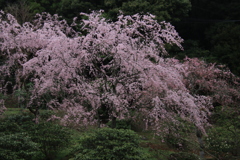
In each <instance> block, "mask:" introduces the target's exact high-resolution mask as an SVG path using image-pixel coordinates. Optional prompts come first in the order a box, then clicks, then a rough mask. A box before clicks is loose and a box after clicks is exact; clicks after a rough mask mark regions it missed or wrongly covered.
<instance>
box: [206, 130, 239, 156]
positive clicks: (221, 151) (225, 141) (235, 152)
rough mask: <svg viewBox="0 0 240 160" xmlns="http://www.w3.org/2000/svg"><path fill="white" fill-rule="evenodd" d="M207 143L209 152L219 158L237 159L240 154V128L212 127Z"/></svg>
mask: <svg viewBox="0 0 240 160" xmlns="http://www.w3.org/2000/svg"><path fill="white" fill-rule="evenodd" d="M205 143H206V148H207V149H208V150H209V152H211V153H212V154H213V155H214V156H216V157H218V158H219V159H226V160H228V159H237V157H239V156H240V130H238V129H237V128H234V126H229V127H228V128H226V127H215V128H213V129H211V130H210V131H209V133H208V137H206V138H205Z"/></svg>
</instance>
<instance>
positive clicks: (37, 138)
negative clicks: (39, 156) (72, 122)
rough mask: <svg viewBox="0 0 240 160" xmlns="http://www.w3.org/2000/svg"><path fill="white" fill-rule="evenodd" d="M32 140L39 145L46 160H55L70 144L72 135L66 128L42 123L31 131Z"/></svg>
mask: <svg viewBox="0 0 240 160" xmlns="http://www.w3.org/2000/svg"><path fill="white" fill-rule="evenodd" d="M29 133H30V135H31V137H32V140H33V141H34V142H36V143H38V144H39V149H40V151H41V152H42V153H43V154H44V156H45V160H53V159H54V158H55V156H56V155H57V153H58V152H59V151H61V150H62V149H63V148H65V147H67V146H68V145H69V143H70V137H71V136H70V133H69V131H68V130H67V129H65V128H64V127H62V126H60V125H57V124H53V123H50V122H45V123H40V124H37V125H35V126H34V127H33V130H32V131H29Z"/></svg>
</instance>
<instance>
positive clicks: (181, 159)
mask: <svg viewBox="0 0 240 160" xmlns="http://www.w3.org/2000/svg"><path fill="white" fill-rule="evenodd" d="M168 160H199V157H198V156H197V155H195V154H192V153H187V152H178V153H172V154H171V155H170V156H169V157H168Z"/></svg>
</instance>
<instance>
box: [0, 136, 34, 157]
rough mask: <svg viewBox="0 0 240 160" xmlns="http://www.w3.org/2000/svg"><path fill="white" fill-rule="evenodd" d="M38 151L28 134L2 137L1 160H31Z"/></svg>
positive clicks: (0, 144) (0, 137)
mask: <svg viewBox="0 0 240 160" xmlns="http://www.w3.org/2000/svg"><path fill="white" fill-rule="evenodd" d="M37 150H38V145H37V143H34V142H33V141H32V140H31V138H30V137H29V136H28V135H27V134H26V133H15V134H8V135H4V134H1V136H0V159H2V160H30V159H31V157H32V156H33V155H35V154H36V152H37Z"/></svg>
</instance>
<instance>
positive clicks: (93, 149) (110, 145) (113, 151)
mask: <svg viewBox="0 0 240 160" xmlns="http://www.w3.org/2000/svg"><path fill="white" fill-rule="evenodd" d="M78 143H79V144H78V145H77V147H76V149H75V150H74V152H75V153H76V157H75V160H81V159H104V160H105V159H106V160H107V159H126V160H128V159H129V160H131V159H136V160H140V159H147V158H148V155H147V154H146V153H144V152H143V149H142V148H141V147H140V137H139V136H138V135H137V134H136V133H134V132H133V131H132V130H124V129H111V128H102V129H99V130H97V131H95V132H93V133H87V134H86V135H83V136H82V137H81V139H80V140H79V142H78Z"/></svg>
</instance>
